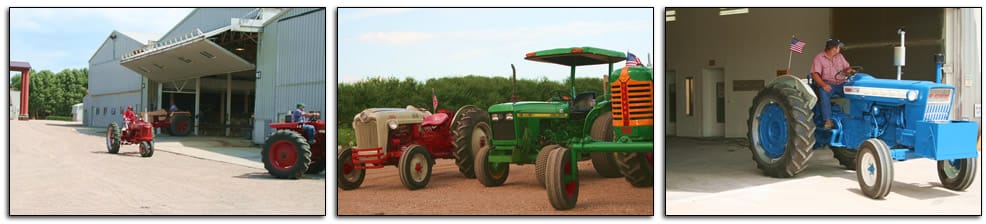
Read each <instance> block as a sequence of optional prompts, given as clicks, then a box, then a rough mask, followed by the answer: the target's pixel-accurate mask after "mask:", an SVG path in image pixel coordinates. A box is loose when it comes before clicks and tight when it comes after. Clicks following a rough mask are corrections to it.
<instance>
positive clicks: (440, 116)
mask: <svg viewBox="0 0 986 224" xmlns="http://www.w3.org/2000/svg"><path fill="white" fill-rule="evenodd" d="M446 119H448V114H445V113H436V114H432V115H429V116H427V117H425V120H424V122H421V126H428V125H440V124H442V123H445V120H446Z"/></svg>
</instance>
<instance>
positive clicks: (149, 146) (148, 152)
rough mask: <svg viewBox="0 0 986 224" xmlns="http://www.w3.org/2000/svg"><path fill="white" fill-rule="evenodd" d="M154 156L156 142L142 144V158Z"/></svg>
mask: <svg viewBox="0 0 986 224" xmlns="http://www.w3.org/2000/svg"><path fill="white" fill-rule="evenodd" d="M153 155H154V142H153V141H146V142H140V157H151V156H153Z"/></svg>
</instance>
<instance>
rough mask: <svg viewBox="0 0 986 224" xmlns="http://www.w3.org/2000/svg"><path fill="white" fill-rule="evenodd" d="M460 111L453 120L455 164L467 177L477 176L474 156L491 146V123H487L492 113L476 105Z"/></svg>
mask: <svg viewBox="0 0 986 224" xmlns="http://www.w3.org/2000/svg"><path fill="white" fill-rule="evenodd" d="M458 113H459V114H456V115H455V120H454V121H452V122H453V124H454V125H455V126H453V127H455V128H453V129H452V135H453V136H455V137H454V138H453V139H454V141H453V142H452V143H453V144H454V145H455V153H454V156H455V165H456V166H458V167H459V173H462V175H464V176H466V178H475V177H476V172H475V170H474V168H473V167H474V166H475V164H473V162H474V161H475V159H474V157H473V156H474V155H476V153H477V152H479V150H480V149H482V148H484V147H490V145H489V144H490V141H489V137H490V125H489V123H487V122H488V121H489V118H490V114H489V113H486V111H483V110H481V109H479V108H478V107H474V106H469V107H465V108H462V109H459V112H458Z"/></svg>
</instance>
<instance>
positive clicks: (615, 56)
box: [524, 47, 627, 66]
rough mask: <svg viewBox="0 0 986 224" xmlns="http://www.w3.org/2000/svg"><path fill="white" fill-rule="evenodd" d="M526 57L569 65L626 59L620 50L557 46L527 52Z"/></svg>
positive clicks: (613, 61) (603, 62)
mask: <svg viewBox="0 0 986 224" xmlns="http://www.w3.org/2000/svg"><path fill="white" fill-rule="evenodd" d="M524 59H527V60H531V61H539V62H547V63H554V64H560V65H567V66H582V65H598V64H609V63H616V62H619V61H623V60H626V59H627V57H626V54H624V53H623V52H619V51H612V50H606V49H601V48H594V47H573V48H556V49H551V50H543V51H536V52H531V53H527V55H526V57H524Z"/></svg>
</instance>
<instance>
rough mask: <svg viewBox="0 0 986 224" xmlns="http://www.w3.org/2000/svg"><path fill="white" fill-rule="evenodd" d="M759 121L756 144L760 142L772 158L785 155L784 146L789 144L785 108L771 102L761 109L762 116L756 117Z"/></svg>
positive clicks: (764, 151)
mask: <svg viewBox="0 0 986 224" xmlns="http://www.w3.org/2000/svg"><path fill="white" fill-rule="evenodd" d="M756 121H757V123H756V124H755V125H756V126H755V127H754V130H756V131H757V133H756V135H755V136H756V137H757V138H758V139H757V141H755V142H754V143H755V144H758V145H759V146H760V147H758V148H760V149H762V150H763V154H766V155H767V157H769V158H770V159H777V158H780V157H781V156H783V155H784V148H785V146H786V145H787V120H786V118H785V117H784V110H782V109H781V107H780V106H778V105H777V104H776V103H773V102H770V103H769V104H767V105H765V106H764V107H763V109H761V110H760V116H758V117H757V119H756Z"/></svg>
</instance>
